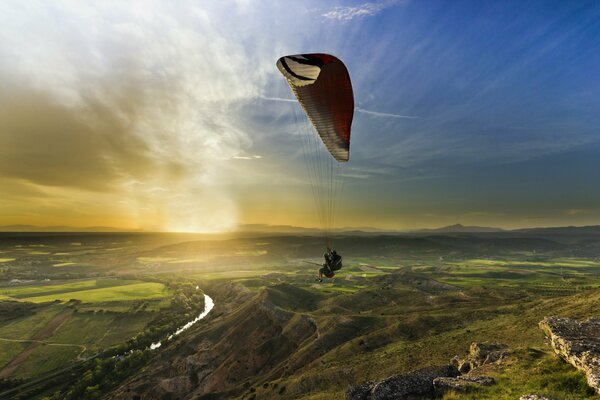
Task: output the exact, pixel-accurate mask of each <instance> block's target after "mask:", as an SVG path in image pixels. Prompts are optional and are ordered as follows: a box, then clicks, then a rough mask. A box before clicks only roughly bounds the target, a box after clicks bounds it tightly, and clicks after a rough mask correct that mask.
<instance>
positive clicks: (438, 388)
mask: <svg viewBox="0 0 600 400" xmlns="http://www.w3.org/2000/svg"><path fill="white" fill-rule="evenodd" d="M493 384H494V378H490V377H489V376H467V375H464V376H457V377H454V378H445V377H442V378H435V379H434V380H433V387H434V389H435V392H436V393H438V394H440V395H442V394H444V393H446V392H447V391H449V390H453V391H455V392H466V391H467V390H468V389H469V388H472V387H477V386H490V385H493Z"/></svg>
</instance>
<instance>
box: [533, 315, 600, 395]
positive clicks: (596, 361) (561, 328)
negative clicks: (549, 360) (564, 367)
mask: <svg viewBox="0 0 600 400" xmlns="http://www.w3.org/2000/svg"><path fill="white" fill-rule="evenodd" d="M539 326H540V329H542V330H543V331H544V332H545V333H546V335H547V336H548V338H549V339H550V343H551V344H552V347H553V348H554V351H555V352H556V354H558V355H559V356H560V357H562V358H563V359H565V360H566V361H567V362H569V363H571V364H572V365H573V366H575V367H576V368H577V369H579V370H581V371H583V372H584V373H585V375H586V377H587V382H588V385H590V387H591V388H593V389H594V390H595V391H596V393H598V394H600V318H593V319H588V320H587V321H583V322H579V321H576V320H574V319H570V318H561V317H548V318H545V319H544V320H543V321H541V322H540V324H539Z"/></svg>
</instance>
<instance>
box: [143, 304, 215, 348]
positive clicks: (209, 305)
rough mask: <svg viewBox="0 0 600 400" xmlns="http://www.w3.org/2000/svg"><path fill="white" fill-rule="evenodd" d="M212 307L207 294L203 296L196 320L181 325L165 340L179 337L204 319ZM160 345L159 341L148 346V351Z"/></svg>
mask: <svg viewBox="0 0 600 400" xmlns="http://www.w3.org/2000/svg"><path fill="white" fill-rule="evenodd" d="M214 306H215V302H214V301H213V299H211V298H210V297H209V296H208V295H207V294H204V311H202V313H201V314H200V315H198V316H197V317H196V318H194V319H193V320H191V321H190V322H188V323H187V324H185V325H183V326H182V327H181V328H179V329H177V330H176V331H175V332H173V333H172V334H170V335H169V336H167V340H171V339H173V337H175V336H177V335H179V334H180V333H181V332H184V331H186V330H188V329H189V328H190V327H192V326H193V325H194V324H195V323H196V322H198V321H200V320H201V319H203V318H204V317H206V316H207V315H208V313H209V312H210V311H211V310H212V309H213V307H214ZM161 345H162V343H161V342H160V341H158V342H156V343H152V344H151V345H150V350H156V349H158V348H159V347H160V346H161Z"/></svg>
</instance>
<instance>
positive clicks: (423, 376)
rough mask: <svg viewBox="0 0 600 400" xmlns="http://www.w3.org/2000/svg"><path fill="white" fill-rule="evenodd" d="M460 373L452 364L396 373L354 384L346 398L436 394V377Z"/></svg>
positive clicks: (389, 399)
mask: <svg viewBox="0 0 600 400" xmlns="http://www.w3.org/2000/svg"><path fill="white" fill-rule="evenodd" d="M458 374H459V373H458V370H457V369H456V367H454V366H452V365H444V366H441V367H434V368H425V369H421V370H418V371H412V372H408V373H406V374H399V375H394V376H391V377H389V378H387V379H384V380H383V381H381V382H367V383H364V384H362V385H358V386H353V387H351V388H350V389H348V391H347V392H346V399H348V400H396V399H410V398H422V397H424V396H432V395H434V394H435V392H434V387H433V381H434V379H436V378H440V377H455V376H458Z"/></svg>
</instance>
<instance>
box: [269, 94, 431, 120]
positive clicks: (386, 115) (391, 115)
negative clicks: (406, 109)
mask: <svg viewBox="0 0 600 400" xmlns="http://www.w3.org/2000/svg"><path fill="white" fill-rule="evenodd" d="M258 98H259V99H261V100H267V101H280V102H284V103H297V102H298V101H297V100H295V99H289V98H285V97H268V96H259V97H258ZM354 111H356V112H359V113H363V114H367V115H371V116H374V117H382V118H404V119H418V118H421V117H419V116H418V115H403V114H394V113H385V112H379V111H372V110H365V109H364V108H360V107H356V108H355V109H354Z"/></svg>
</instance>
